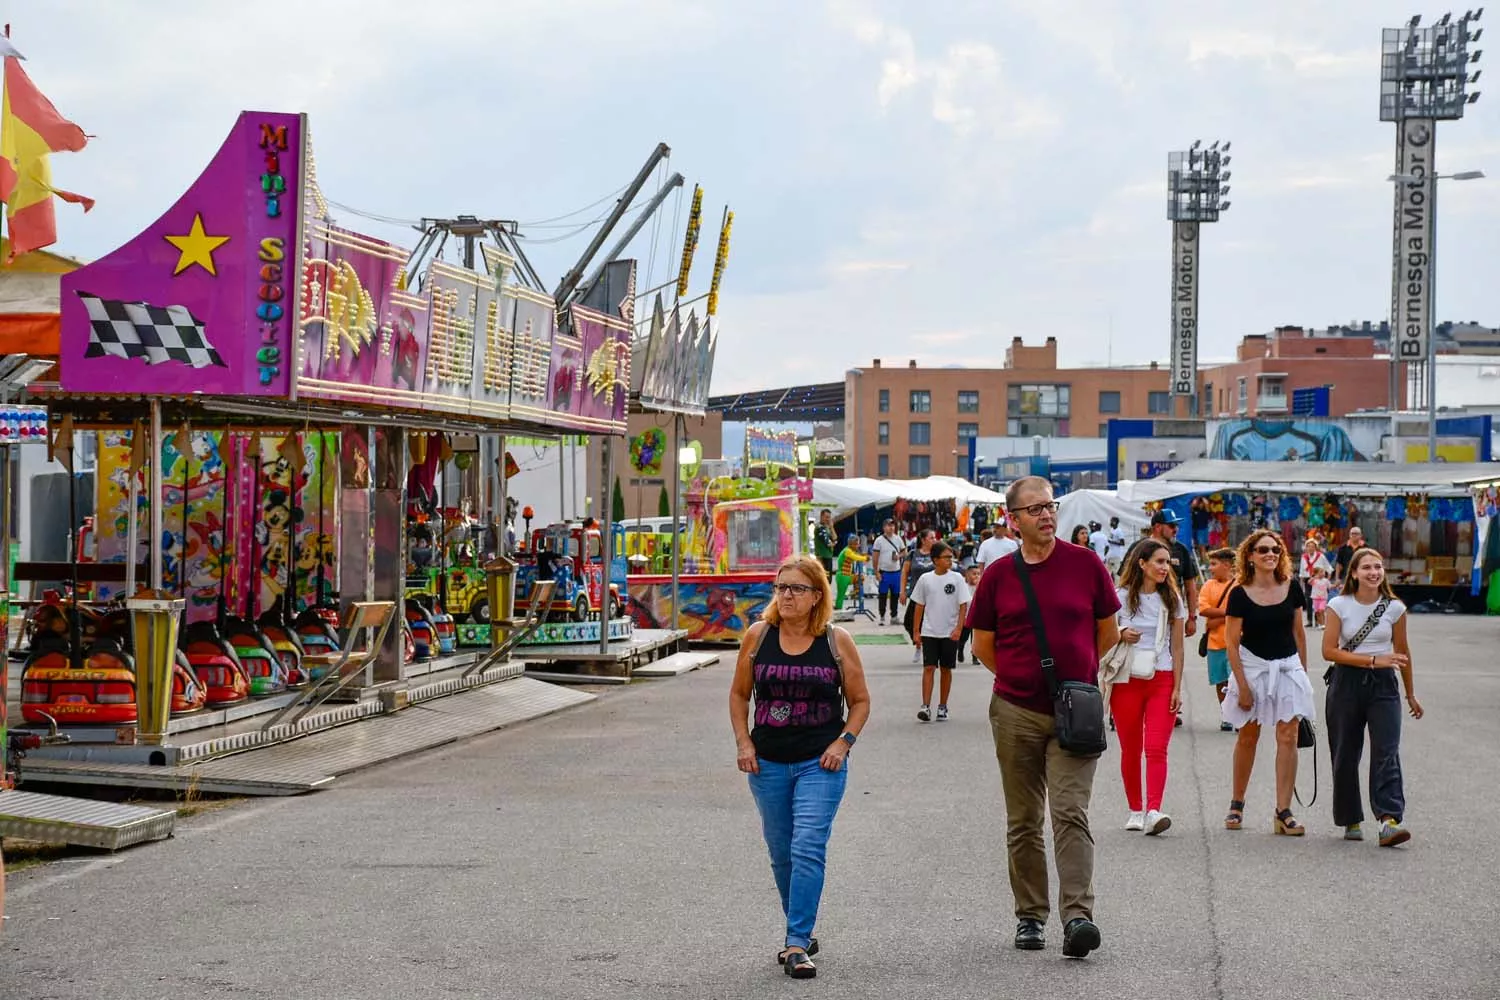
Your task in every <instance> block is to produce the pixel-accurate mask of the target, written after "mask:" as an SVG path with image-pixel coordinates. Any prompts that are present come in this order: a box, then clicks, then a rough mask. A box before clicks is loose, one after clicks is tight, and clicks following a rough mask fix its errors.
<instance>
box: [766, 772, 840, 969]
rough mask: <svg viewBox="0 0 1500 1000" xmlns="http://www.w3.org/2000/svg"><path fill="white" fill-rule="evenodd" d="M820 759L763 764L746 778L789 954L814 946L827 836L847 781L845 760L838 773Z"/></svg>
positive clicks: (830, 830) (831, 827)
mask: <svg viewBox="0 0 1500 1000" xmlns="http://www.w3.org/2000/svg"><path fill="white" fill-rule="evenodd" d="M819 759H820V758H818V757H814V758H813V759H812V760H804V761H801V762H800V763H797V764H778V763H776V762H774V761H769V760H765V759H764V758H762V759H761V761H760V773H759V774H751V775H748V777H749V779H750V794H751V795H753V796H755V805H756V808H758V809H759V810H760V824H761V831H762V832H763V833H764V834H765V838H766V847H767V849H768V850H769V851H770V853H771V873H772V874H773V875H775V876H776V890H777V891H778V892H780V893H781V911H782V912H783V913H785V914H786V946H787V947H788V948H806V947H807V945H808V943H809V942H810V941H811V940H812V932H813V925H814V924H816V923H817V919H818V902H819V901H820V900H821V899H822V898H823V870H824V866H825V863H826V861H827V859H828V836H829V834H830V833H832V832H833V817H834V816H835V815H837V814H838V811H839V802H841V801H842V800H843V798H844V786H845V785H846V784H847V783H848V780H849V762H848V760H847V759H846V760H845V761H844V767H843V769H842V770H839V771H825V770H823V766H822V765H821V764H820V763H819V762H818V761H819Z"/></svg>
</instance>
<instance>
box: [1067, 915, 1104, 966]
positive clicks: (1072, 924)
mask: <svg viewBox="0 0 1500 1000" xmlns="http://www.w3.org/2000/svg"><path fill="white" fill-rule="evenodd" d="M1099 943H1100V936H1099V925H1098V924H1096V923H1094V922H1093V921H1092V920H1089V919H1087V918H1086V917H1074V918H1073V919H1072V920H1069V921H1068V926H1066V927H1064V928H1063V946H1062V953H1063V955H1064V956H1065V957H1067V958H1087V957H1088V954H1089V952H1091V951H1093V950H1094V949H1096V948H1098V947H1099Z"/></svg>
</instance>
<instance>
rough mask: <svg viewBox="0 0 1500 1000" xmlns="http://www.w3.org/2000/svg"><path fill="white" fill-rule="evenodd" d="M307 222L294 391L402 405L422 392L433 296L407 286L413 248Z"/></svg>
mask: <svg viewBox="0 0 1500 1000" xmlns="http://www.w3.org/2000/svg"><path fill="white" fill-rule="evenodd" d="M306 229H307V242H306V246H305V248H304V251H303V254H304V257H303V264H302V285H301V310H300V320H299V322H298V328H299V329H300V331H301V332H300V337H301V341H300V345H299V350H300V354H301V359H302V368H301V371H300V372H299V374H298V379H297V394H298V395H299V396H315V397H322V398H328V399H340V400H347V401H351V402H364V403H372V402H373V403H380V404H386V405H389V404H392V403H396V404H398V405H401V404H402V402H403V401H401V400H400V398H399V397H400V394H401V393H413V394H417V393H421V392H422V391H423V388H424V386H425V385H426V381H427V376H426V371H425V369H426V366H427V364H428V357H427V350H426V348H427V338H428V323H429V319H428V312H429V310H428V297H427V296H425V295H416V294H413V293H412V292H410V291H407V289H406V262H407V258H408V257H409V252H408V251H407V250H405V249H404V248H402V247H398V246H395V245H394V244H391V243H387V242H385V241H384V240H377V239H374V238H373V237H369V236H362V235H360V234H359V233H353V232H350V231H349V230H347V229H340V228H339V227H337V226H333V225H329V224H328V223H326V222H324V221H322V220H311V219H310V220H309V221H308V223H307V227H306ZM404 405H408V406H414V407H416V408H421V406H420V404H419V403H417V402H405V403H404Z"/></svg>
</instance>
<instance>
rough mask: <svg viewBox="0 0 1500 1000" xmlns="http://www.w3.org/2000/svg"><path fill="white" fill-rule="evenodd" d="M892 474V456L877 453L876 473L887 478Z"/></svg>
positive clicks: (882, 477)
mask: <svg viewBox="0 0 1500 1000" xmlns="http://www.w3.org/2000/svg"><path fill="white" fill-rule="evenodd" d="M890 474H891V456H889V455H877V456H876V457H875V475H877V476H879V477H880V478H881V479H885V478H887V477H888V476H890Z"/></svg>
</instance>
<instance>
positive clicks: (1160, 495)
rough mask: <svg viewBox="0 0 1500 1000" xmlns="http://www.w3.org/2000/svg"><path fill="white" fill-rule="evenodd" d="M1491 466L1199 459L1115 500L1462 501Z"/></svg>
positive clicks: (1125, 487) (1134, 485) (1130, 487)
mask: <svg viewBox="0 0 1500 1000" xmlns="http://www.w3.org/2000/svg"><path fill="white" fill-rule="evenodd" d="M1497 471H1500V466H1497V465H1496V464H1494V463H1485V462H1471V463H1456V462H1420V463H1411V464H1406V465H1397V464H1394V463H1389V462H1230V461H1224V460H1220V459H1209V458H1202V459H1197V460H1195V461H1192V462H1184V463H1182V464H1181V465H1179V466H1177V467H1176V468H1173V469H1168V470H1167V471H1166V472H1164V473H1162V474H1161V475H1160V476H1158V477H1157V478H1155V479H1147V480H1133V481H1124V482H1121V483H1120V489H1119V494H1120V496H1121V497H1122V498H1123V499H1125V500H1128V501H1130V502H1131V503H1147V502H1149V501H1152V500H1165V499H1167V498H1169V497H1175V496H1183V495H1184V494H1188V493H1219V492H1222V491H1224V490H1242V491H1260V490H1265V491H1269V492H1273V493H1337V494H1339V495H1340V496H1375V497H1383V496H1390V495H1392V494H1401V493H1425V494H1427V495H1429V496H1438V497H1461V496H1465V495H1466V494H1467V492H1468V491H1467V489H1465V487H1464V486H1462V485H1460V484H1462V483H1464V482H1467V481H1474V480H1481V479H1485V478H1486V477H1494V476H1495V475H1496V473H1497Z"/></svg>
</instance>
